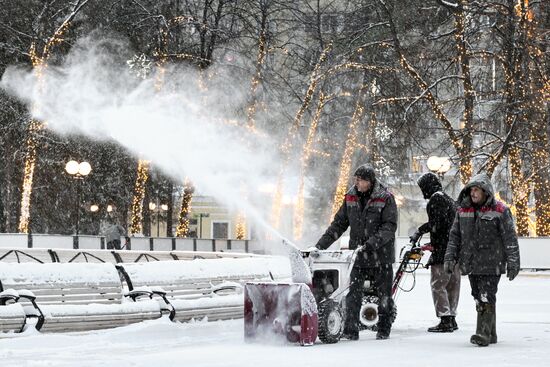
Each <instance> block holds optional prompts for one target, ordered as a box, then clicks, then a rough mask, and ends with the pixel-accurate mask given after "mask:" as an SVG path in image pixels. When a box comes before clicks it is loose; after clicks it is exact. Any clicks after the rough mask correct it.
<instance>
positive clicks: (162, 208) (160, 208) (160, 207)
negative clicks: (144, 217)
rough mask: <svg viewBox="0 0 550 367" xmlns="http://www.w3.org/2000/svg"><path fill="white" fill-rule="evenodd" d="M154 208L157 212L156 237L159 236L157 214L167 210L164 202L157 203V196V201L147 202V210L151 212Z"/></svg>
mask: <svg viewBox="0 0 550 367" xmlns="http://www.w3.org/2000/svg"><path fill="white" fill-rule="evenodd" d="M155 209H156V212H157V237H160V219H159V214H160V212H161V211H163V212H165V211H167V210H168V205H166V204H161V205H158V198H157V203H156V204H155V203H153V202H150V203H149V210H150V211H151V212H154V211H155Z"/></svg>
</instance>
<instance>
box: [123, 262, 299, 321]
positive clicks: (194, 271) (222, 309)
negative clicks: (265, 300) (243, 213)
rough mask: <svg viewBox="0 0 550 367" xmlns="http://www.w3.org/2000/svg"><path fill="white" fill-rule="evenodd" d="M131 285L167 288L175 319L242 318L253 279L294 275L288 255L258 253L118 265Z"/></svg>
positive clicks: (265, 279)
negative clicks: (246, 286) (244, 291)
mask: <svg viewBox="0 0 550 367" xmlns="http://www.w3.org/2000/svg"><path fill="white" fill-rule="evenodd" d="M117 267H118V269H119V270H120V272H121V274H123V277H124V278H125V280H126V284H127V286H128V289H129V290H130V291H132V290H133V289H135V288H137V287H144V286H145V287H156V288H161V289H162V290H164V292H166V301H167V302H169V303H170V304H171V306H172V307H173V309H174V312H175V320H178V321H186V320H189V319H192V318H202V317H204V316H208V319H209V320H218V319H229V318H242V317H243V295H242V289H243V286H244V284H245V283H246V282H250V281H264V282H265V281H268V282H269V281H283V280H288V279H289V278H290V264H289V261H288V259H287V258H284V257H271V256H256V257H237V258H221V259H195V260H190V261H159V262H149V263H134V264H119V265H117Z"/></svg>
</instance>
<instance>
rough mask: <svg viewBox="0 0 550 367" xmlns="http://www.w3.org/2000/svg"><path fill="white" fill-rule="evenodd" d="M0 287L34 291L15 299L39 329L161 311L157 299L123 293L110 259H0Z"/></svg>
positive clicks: (135, 318)
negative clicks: (136, 298)
mask: <svg viewBox="0 0 550 367" xmlns="http://www.w3.org/2000/svg"><path fill="white" fill-rule="evenodd" d="M0 286H1V287H2V288H13V289H15V290H21V291H22V290H25V291H27V292H28V291H30V292H32V294H34V296H35V297H36V300H34V301H31V302H28V301H23V300H22V299H20V300H19V302H20V303H21V304H23V305H24V306H25V311H26V314H27V316H28V317H36V318H38V320H39V321H38V322H37V324H36V327H37V329H39V330H44V331H76V330H79V331H80V330H92V329H101V328H108V327H116V326H120V325H126V324H129V323H134V322H139V321H142V320H147V319H155V318H159V317H161V316H162V311H161V305H160V304H159V302H158V301H157V300H147V301H138V302H131V301H128V300H126V299H124V298H123V294H122V284H121V282H120V277H119V274H118V271H117V270H116V268H115V266H114V265H113V264H93V263H79V264H75V263H70V264H59V263H54V264H17V263H13V264H12V263H9V264H2V266H1V267H0ZM21 291H20V292H21Z"/></svg>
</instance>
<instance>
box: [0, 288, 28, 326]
mask: <svg viewBox="0 0 550 367" xmlns="http://www.w3.org/2000/svg"><path fill="white" fill-rule="evenodd" d="M18 299H19V293H18V292H17V291H16V290H15V289H6V290H5V291H3V292H0V333H7V332H12V333H18V332H21V331H22V330H23V327H24V326H25V310H24V309H23V306H22V305H21V304H19V303H9V304H8V302H17V300H18Z"/></svg>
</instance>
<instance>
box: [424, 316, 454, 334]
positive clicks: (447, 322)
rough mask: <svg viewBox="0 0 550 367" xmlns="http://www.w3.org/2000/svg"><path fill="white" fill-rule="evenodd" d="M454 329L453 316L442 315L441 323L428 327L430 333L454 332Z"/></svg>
mask: <svg viewBox="0 0 550 367" xmlns="http://www.w3.org/2000/svg"><path fill="white" fill-rule="evenodd" d="M454 330H455V329H454V328H453V321H452V316H441V321H439V324H437V325H436V326H432V327H431V328H428V332H430V333H452V332H453V331H454Z"/></svg>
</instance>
